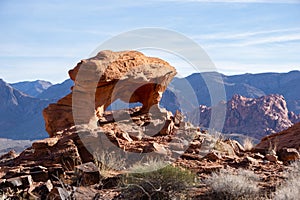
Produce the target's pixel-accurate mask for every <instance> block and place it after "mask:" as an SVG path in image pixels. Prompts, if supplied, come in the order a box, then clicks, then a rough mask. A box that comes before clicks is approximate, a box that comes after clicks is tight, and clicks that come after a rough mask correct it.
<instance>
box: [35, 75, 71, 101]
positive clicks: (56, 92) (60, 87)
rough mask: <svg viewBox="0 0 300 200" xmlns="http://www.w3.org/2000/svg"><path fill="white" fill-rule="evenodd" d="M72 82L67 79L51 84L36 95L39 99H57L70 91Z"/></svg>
mask: <svg viewBox="0 0 300 200" xmlns="http://www.w3.org/2000/svg"><path fill="white" fill-rule="evenodd" d="M73 84H74V83H73V81H72V80H71V79H67V80H65V81H64V82H63V83H60V84H55V85H52V86H51V87H49V88H48V89H47V90H45V91H43V92H42V93H41V94H39V95H38V96H37V97H38V98H40V99H49V100H52V101H57V100H59V99H61V98H62V97H64V96H66V95H67V94H69V93H70V92H71V87H72V86H73Z"/></svg>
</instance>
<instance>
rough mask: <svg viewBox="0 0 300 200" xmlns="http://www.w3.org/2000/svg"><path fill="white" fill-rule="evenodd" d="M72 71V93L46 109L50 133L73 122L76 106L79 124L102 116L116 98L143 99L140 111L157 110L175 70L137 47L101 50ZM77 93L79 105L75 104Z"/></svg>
mask: <svg viewBox="0 0 300 200" xmlns="http://www.w3.org/2000/svg"><path fill="white" fill-rule="evenodd" d="M78 74H80V76H78ZM69 75H70V78H71V79H72V80H73V81H74V82H75V86H74V87H73V89H72V92H71V94H69V95H67V96H65V97H64V98H62V99H60V100H59V101H58V102H57V103H55V104H50V105H49V106H48V107H47V108H45V109H44V111H43V116H44V119H45V123H46V130H47V132H48V133H49V135H50V137H52V136H54V135H56V132H58V131H62V130H64V129H66V128H69V127H71V126H72V125H74V119H73V111H74V109H76V110H77V111H80V112H78V113H77V114H78V115H77V118H78V119H77V120H78V121H77V122H76V124H77V123H79V124H81V123H82V124H88V123H89V122H90V120H91V119H93V118H95V117H96V118H98V119H99V118H101V117H102V115H103V112H104V111H105V110H106V108H107V107H108V106H109V105H110V104H111V103H112V102H114V101H115V100H117V99H120V100H122V101H124V102H129V103H134V102H140V103H142V105H143V106H142V108H141V110H140V112H149V111H153V110H155V108H156V107H158V103H159V101H160V99H161V97H162V93H163V92H164V91H165V90H166V88H167V85H168V84H169V82H170V81H171V80H172V79H173V77H174V76H175V75H176V70H175V68H174V67H172V66H171V65H169V64H168V63H167V62H165V61H163V60H161V59H158V58H152V57H146V56H145V55H143V54H142V53H140V52H137V51H122V52H112V51H101V52H99V53H98V54H97V55H96V56H95V57H92V58H89V59H85V60H82V61H81V62H79V63H78V64H77V66H76V67H75V68H74V69H72V70H70V71H69ZM74 97H76V102H77V104H76V105H72V102H73V103H74V101H72V100H73V99H74ZM88 107H90V108H91V109H87V108H88ZM93 108H95V109H93Z"/></svg>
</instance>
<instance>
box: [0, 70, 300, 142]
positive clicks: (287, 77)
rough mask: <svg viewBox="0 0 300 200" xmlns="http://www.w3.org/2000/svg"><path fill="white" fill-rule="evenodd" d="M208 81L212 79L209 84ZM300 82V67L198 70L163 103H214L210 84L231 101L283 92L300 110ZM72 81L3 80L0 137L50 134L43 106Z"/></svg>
mask: <svg viewBox="0 0 300 200" xmlns="http://www.w3.org/2000/svg"><path fill="white" fill-rule="evenodd" d="M206 83H209V87H208V86H207V84H206ZM299 83H300V71H291V72H288V73H262V74H242V75H234V76H226V75H223V74H220V73H217V72H205V73H201V74H199V73H197V74H192V75H190V76H188V77H186V78H174V80H173V81H172V83H171V84H170V86H169V89H168V90H167V91H166V92H165V93H164V94H163V98H162V100H161V106H162V107H166V108H167V109H169V110H171V111H173V112H174V111H176V109H179V110H182V108H184V109H183V110H184V111H186V113H190V112H192V111H193V110H198V109H199V108H200V107H201V106H200V105H205V106H211V105H212V103H211V100H210V99H211V96H210V92H211V91H209V88H214V89H215V90H214V92H218V89H219V88H222V87H221V86H222V85H223V86H224V88H225V93H226V97H224V98H221V100H224V101H229V100H231V98H232V97H233V96H234V95H235V94H239V95H241V96H244V97H248V98H258V97H262V96H266V95H270V94H280V95H283V97H284V99H285V101H286V102H287V109H288V110H289V111H293V112H294V113H296V114H300V92H299V91H300V84H299ZM72 85H73V81H71V80H69V79H68V80H66V81H64V82H63V83H61V84H54V85H53V84H51V83H50V82H47V81H41V80H38V81H33V82H19V83H13V84H8V83H5V82H4V81H3V80H1V81H0V125H1V130H0V137H4V138H11V139H37V138H41V137H47V136H48V134H47V133H46V131H45V130H44V129H45V128H44V119H43V116H42V110H43V109H44V108H45V107H46V106H47V105H48V104H49V103H53V102H56V101H57V100H58V99H60V98H62V97H63V96H65V95H67V94H68V93H70V91H71V90H70V88H71V87H72ZM188 88H189V89H188ZM193 97H195V98H193ZM193 100H194V101H193ZM213 106H216V105H213ZM272 123H273V122H272Z"/></svg>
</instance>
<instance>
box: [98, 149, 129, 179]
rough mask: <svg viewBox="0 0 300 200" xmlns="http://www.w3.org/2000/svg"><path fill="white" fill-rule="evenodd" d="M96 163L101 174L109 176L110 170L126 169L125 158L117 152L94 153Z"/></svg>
mask: <svg viewBox="0 0 300 200" xmlns="http://www.w3.org/2000/svg"><path fill="white" fill-rule="evenodd" d="M94 163H95V165H96V166H97V167H98V169H99V172H100V174H101V176H103V177H106V176H109V174H110V172H112V171H118V170H122V169H124V166H125V160H124V158H122V156H120V155H117V154H116V153H115V152H106V151H104V152H101V153H94Z"/></svg>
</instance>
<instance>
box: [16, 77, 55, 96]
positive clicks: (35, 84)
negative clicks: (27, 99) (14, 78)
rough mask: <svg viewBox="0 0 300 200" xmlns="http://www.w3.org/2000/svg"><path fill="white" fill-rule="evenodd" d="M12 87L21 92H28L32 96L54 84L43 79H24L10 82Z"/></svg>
mask: <svg viewBox="0 0 300 200" xmlns="http://www.w3.org/2000/svg"><path fill="white" fill-rule="evenodd" d="M10 85H11V86H12V87H14V88H16V89H18V90H20V91H21V92H23V93H25V94H28V95H29V96H32V97H37V96H38V95H40V94H41V93H43V92H44V91H45V90H47V89H48V88H49V87H51V86H52V83H50V82H48V81H43V80H37V81H24V82H19V83H12V84H10Z"/></svg>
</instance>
